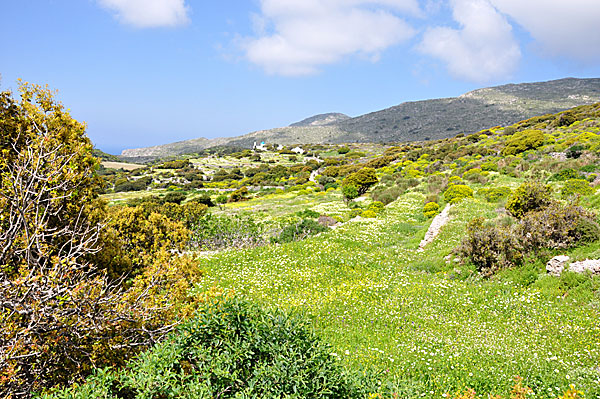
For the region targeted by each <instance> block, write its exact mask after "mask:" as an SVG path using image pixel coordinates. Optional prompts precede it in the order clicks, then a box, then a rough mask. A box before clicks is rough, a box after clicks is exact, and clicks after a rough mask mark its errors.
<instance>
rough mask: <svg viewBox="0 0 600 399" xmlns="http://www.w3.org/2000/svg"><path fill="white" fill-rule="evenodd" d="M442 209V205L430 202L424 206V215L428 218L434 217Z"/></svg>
mask: <svg viewBox="0 0 600 399" xmlns="http://www.w3.org/2000/svg"><path fill="white" fill-rule="evenodd" d="M439 211H440V206H439V205H438V204H437V203H435V202H428V203H426V204H425V206H424V207H423V215H425V216H426V217H428V218H432V217H434V216H435V215H437V214H438V213H439Z"/></svg>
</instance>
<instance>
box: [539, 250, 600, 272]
mask: <svg viewBox="0 0 600 399" xmlns="http://www.w3.org/2000/svg"><path fill="white" fill-rule="evenodd" d="M569 260H570V258H569V257H568V256H566V255H560V256H555V257H554V258H552V259H550V260H549V261H548V263H547V264H546V271H547V272H548V274H550V275H552V276H560V275H561V274H562V272H563V271H565V270H569V271H571V272H575V273H588V272H589V273H592V274H600V259H586V260H582V261H578V262H573V263H571V264H569Z"/></svg>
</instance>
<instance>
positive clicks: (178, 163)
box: [157, 159, 191, 169]
mask: <svg viewBox="0 0 600 399" xmlns="http://www.w3.org/2000/svg"><path fill="white" fill-rule="evenodd" d="M190 165H191V164H190V160H189V159H181V160H175V161H168V162H165V163H163V164H161V165H158V166H157V168H158V169H183V168H186V167H188V166H190Z"/></svg>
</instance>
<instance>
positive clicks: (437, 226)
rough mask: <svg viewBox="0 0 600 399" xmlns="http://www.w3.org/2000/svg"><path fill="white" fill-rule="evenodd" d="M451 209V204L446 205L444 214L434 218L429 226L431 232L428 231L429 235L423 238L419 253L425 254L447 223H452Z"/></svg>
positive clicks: (426, 234)
mask: <svg viewBox="0 0 600 399" xmlns="http://www.w3.org/2000/svg"><path fill="white" fill-rule="evenodd" d="M451 207H452V205H450V204H448V205H446V207H445V208H444V210H443V211H442V213H440V214H439V215H437V216H436V217H435V218H433V221H432V222H431V225H430V226H429V230H427V233H425V238H423V240H422V241H421V243H420V244H419V249H418V250H417V252H423V251H424V250H425V246H426V245H427V244H429V243H430V242H432V241H433V240H434V239H435V237H437V235H438V234H440V230H441V229H442V227H444V226H445V225H446V223H448V221H450V208H451Z"/></svg>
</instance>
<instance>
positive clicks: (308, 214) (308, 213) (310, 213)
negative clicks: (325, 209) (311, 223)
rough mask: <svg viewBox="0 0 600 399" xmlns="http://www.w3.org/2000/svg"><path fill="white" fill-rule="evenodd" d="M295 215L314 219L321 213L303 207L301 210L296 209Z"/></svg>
mask: <svg viewBox="0 0 600 399" xmlns="http://www.w3.org/2000/svg"><path fill="white" fill-rule="evenodd" d="M296 215H297V216H300V217H301V218H312V219H316V218H318V217H319V216H321V214H320V213H319V212H315V211H313V210H311V209H305V210H303V211H298V212H296Z"/></svg>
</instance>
